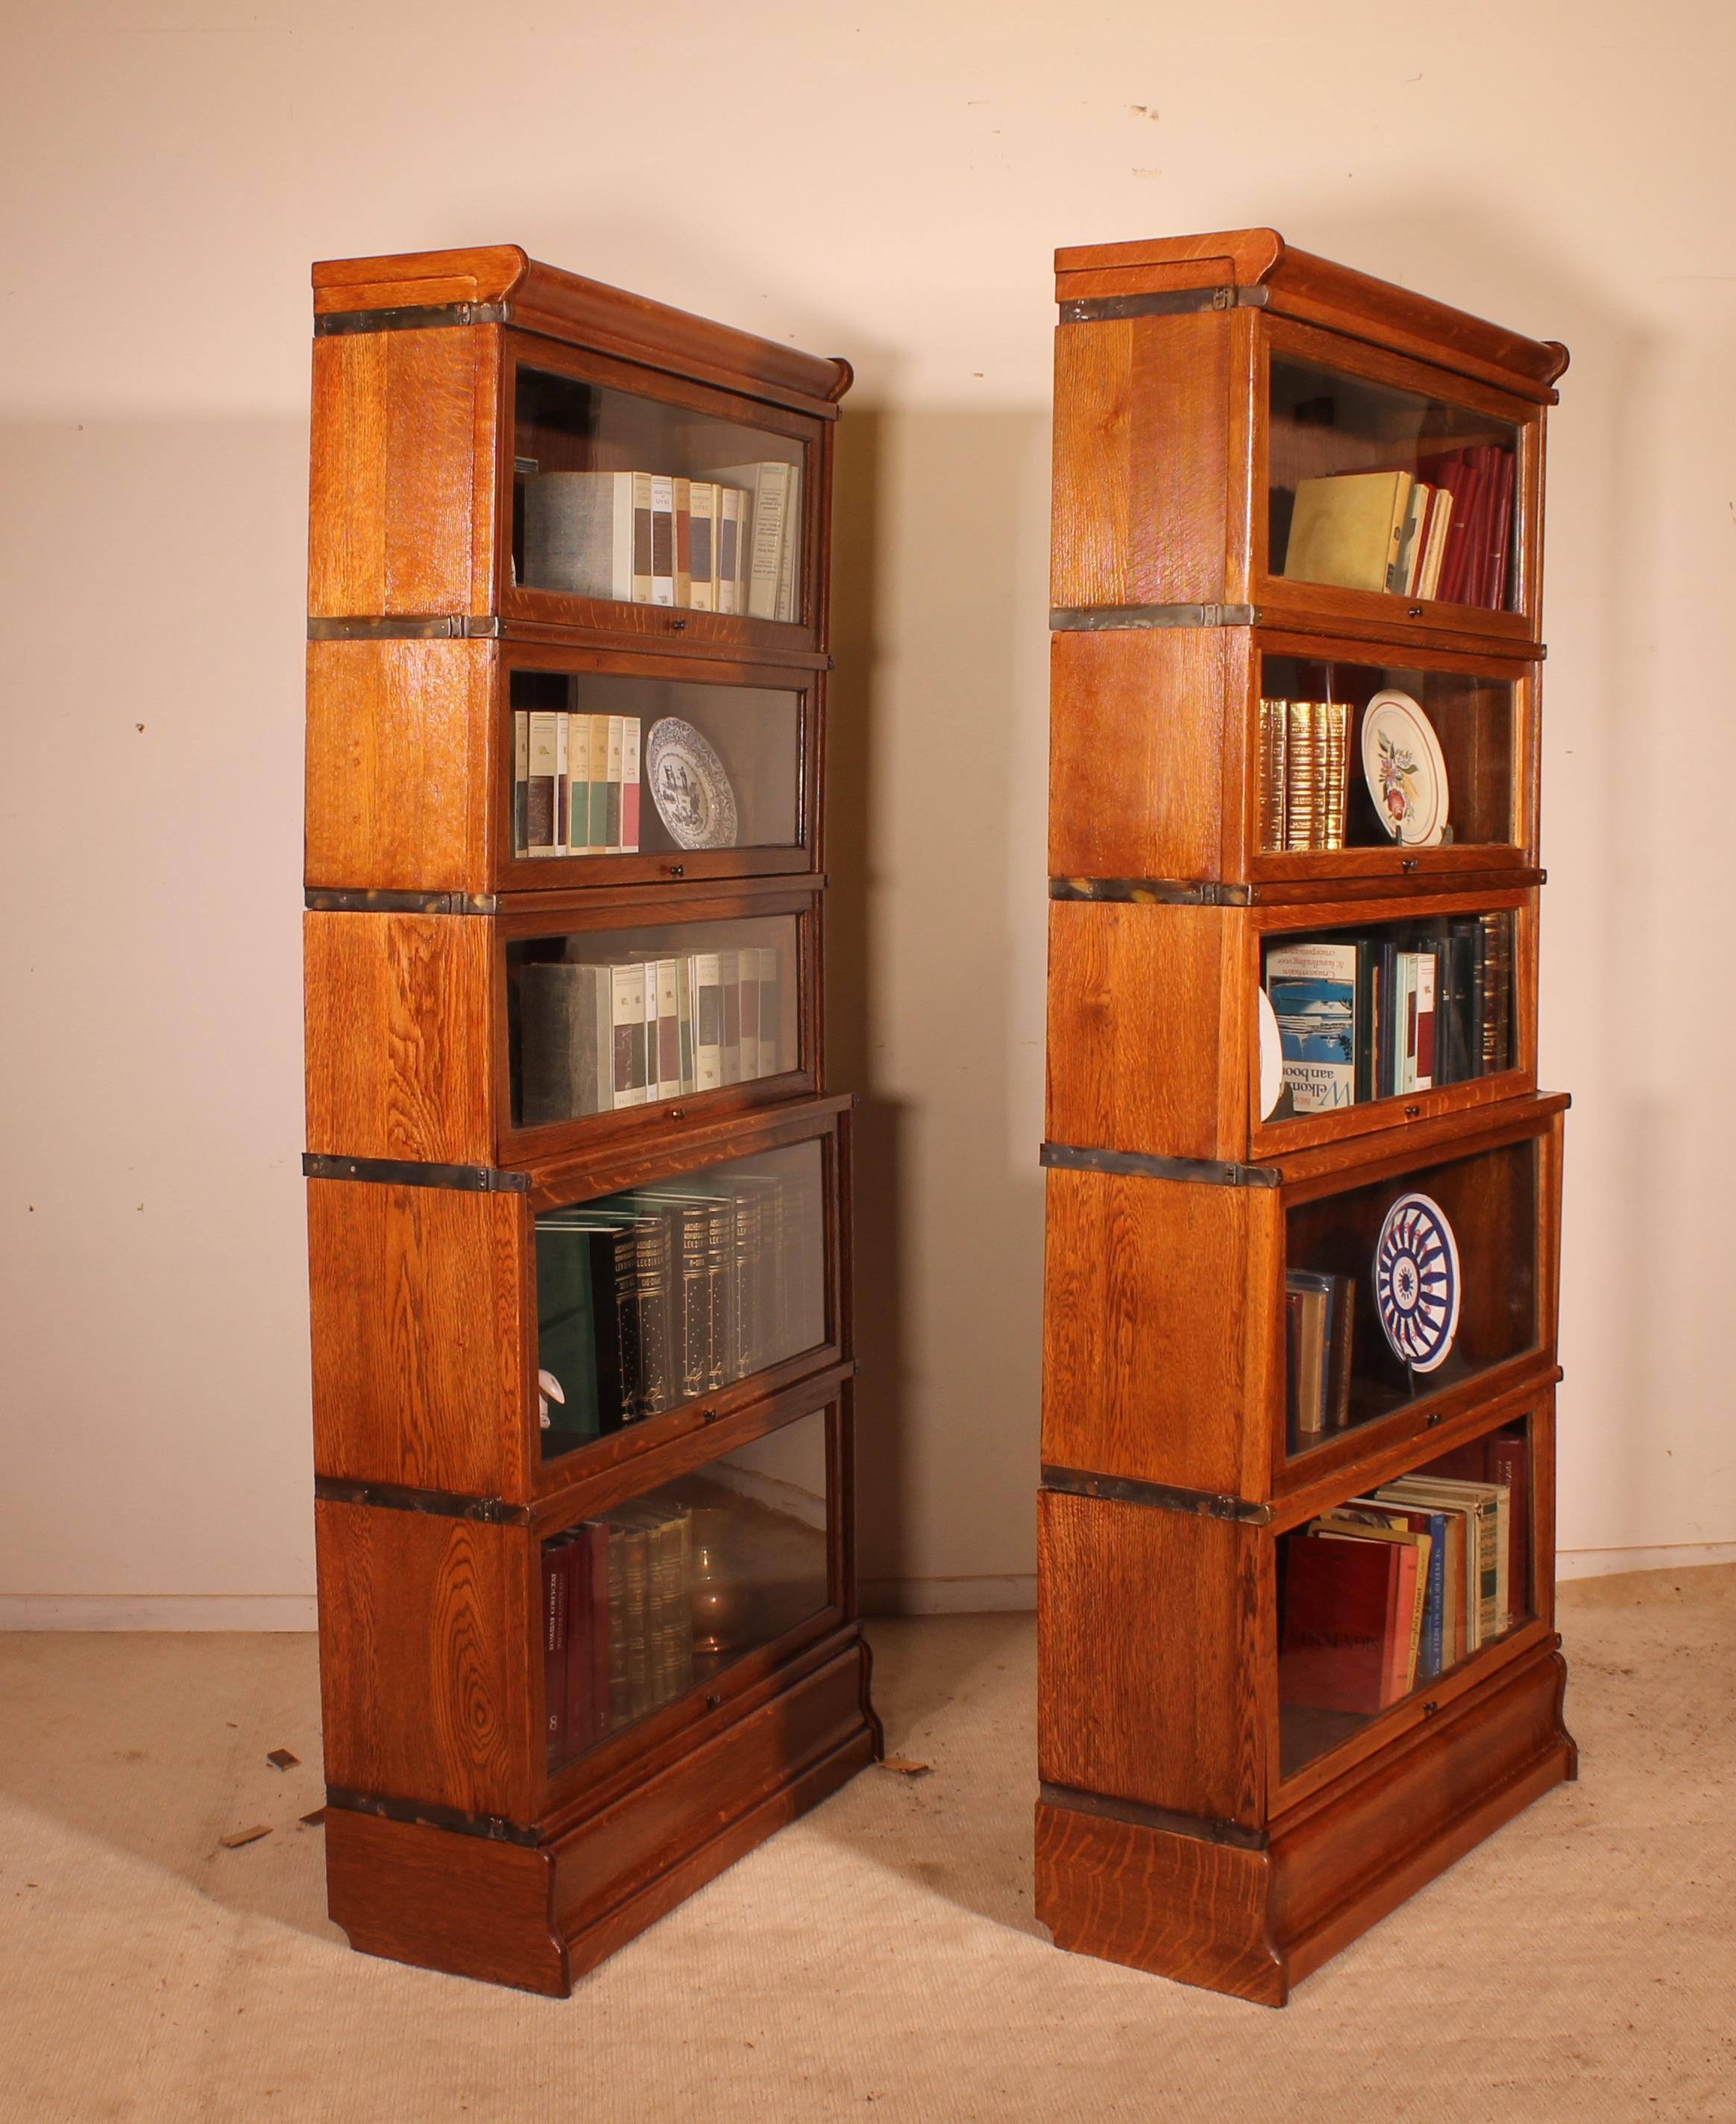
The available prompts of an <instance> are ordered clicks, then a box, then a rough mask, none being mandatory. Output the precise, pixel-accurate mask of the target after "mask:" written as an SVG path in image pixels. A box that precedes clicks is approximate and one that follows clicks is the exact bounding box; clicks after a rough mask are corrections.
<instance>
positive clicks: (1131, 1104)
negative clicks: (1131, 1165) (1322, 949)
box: [1046, 900, 1255, 1160]
mask: <svg viewBox="0 0 1736 2124" xmlns="http://www.w3.org/2000/svg"><path fill="white" fill-rule="evenodd" d="M1252 952H1253V945H1252V941H1251V938H1250V933H1249V920H1248V915H1247V912H1246V909H1241V908H1221V907H1173V906H1162V905H1134V904H1131V903H1129V902H1127V901H1117V900H1053V901H1051V902H1050V905H1049V1100H1048V1110H1047V1124H1046V1132H1047V1135H1048V1137H1049V1141H1050V1142H1051V1143H1064V1144H1077V1145H1078V1146H1080V1147H1081V1148H1085V1149H1100V1150H1132V1151H1142V1152H1146V1153H1147V1154H1151V1155H1152V1156H1154V1157H1158V1158H1215V1159H1235V1160H1243V1159H1246V1157H1247V1155H1248V1138H1249V1129H1250V1119H1251V1116H1250V1075H1251V1073H1252V1069H1253V1060H1254V1041H1255V1027H1254V1023H1253V1010H1252V998H1253V994H1254V984H1253V981H1252V980H1251V979H1250V978H1248V977H1247V974H1246V971H1245V969H1246V968H1247V967H1248V966H1249V962H1250V960H1251V956H1252Z"/></svg>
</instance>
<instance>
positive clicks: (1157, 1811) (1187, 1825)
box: [1037, 1782, 1270, 1851]
mask: <svg viewBox="0 0 1736 2124" xmlns="http://www.w3.org/2000/svg"><path fill="white" fill-rule="evenodd" d="M1037 1796H1038V1797H1039V1800H1041V1802H1042V1803H1043V1805H1044V1807H1059V1808H1061V1809H1062V1810H1063V1812H1066V1813H1068V1814H1091V1815H1096V1816H1097V1817H1098V1818H1099V1820H1100V1821H1125V1822H1129V1823H1131V1824H1132V1825H1133V1827H1134V1828H1136V1829H1161V1830H1166V1831H1167V1833H1168V1834H1169V1835H1172V1836H1192V1837H1194V1838H1196V1839H1198V1840H1199V1842H1201V1843H1202V1844H1236V1845H1237V1846H1238V1847H1239V1848H1240V1849H1242V1850H1244V1851H1264V1849H1266V1847H1267V1844H1269V1841H1270V1839H1269V1836H1268V1835H1267V1833H1266V1831H1265V1830H1263V1829H1244V1828H1243V1827H1242V1826H1241V1823H1240V1822H1239V1821H1219V1820H1218V1818H1217V1817H1216V1816H1211V1815H1203V1814H1180V1813H1178V1812H1176V1811H1175V1809H1174V1808H1173V1807H1148V1806H1147V1804H1146V1803H1145V1802H1144V1801H1142V1800H1137V1799H1106V1798H1105V1797H1104V1796H1103V1794H1102V1793H1088V1792H1081V1791H1079V1790H1078V1789H1077V1788H1076V1787H1075V1786H1072V1785H1052V1784H1049V1783H1047V1782H1045V1783H1043V1784H1041V1785H1040V1786H1039V1788H1038V1793H1037Z"/></svg>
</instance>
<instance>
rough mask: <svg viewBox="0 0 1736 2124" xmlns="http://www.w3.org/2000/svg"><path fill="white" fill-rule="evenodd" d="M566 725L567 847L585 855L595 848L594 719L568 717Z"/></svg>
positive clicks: (571, 851)
mask: <svg viewBox="0 0 1736 2124" xmlns="http://www.w3.org/2000/svg"><path fill="white" fill-rule="evenodd" d="M565 721H566V846H567V849H568V852H569V853H570V854H574V855H582V854H584V853H585V852H586V851H587V850H588V849H589V847H590V844H591V719H590V717H589V716H568V717H566V718H565Z"/></svg>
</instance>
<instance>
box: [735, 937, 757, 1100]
mask: <svg viewBox="0 0 1736 2124" xmlns="http://www.w3.org/2000/svg"><path fill="white" fill-rule="evenodd" d="M735 966H736V986H737V990H738V993H739V997H740V1001H739V1003H738V1005H737V1015H738V1017H739V1021H740V1022H739V1027H738V1031H737V1037H738V1039H739V1044H740V1049H741V1074H740V1081H741V1082H742V1083H748V1081H750V1080H751V1079H752V1078H755V1077H757V1076H758V1074H759V952H758V948H757V947H748V949H746V950H744V951H739V952H737V953H736V955H735Z"/></svg>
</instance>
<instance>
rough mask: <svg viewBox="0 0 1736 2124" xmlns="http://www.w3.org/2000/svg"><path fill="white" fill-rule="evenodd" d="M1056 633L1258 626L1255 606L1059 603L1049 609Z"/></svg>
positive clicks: (1106, 632) (1109, 632)
mask: <svg viewBox="0 0 1736 2124" xmlns="http://www.w3.org/2000/svg"><path fill="white" fill-rule="evenodd" d="M1259 624H1260V607H1259V606H1258V605H1257V604H1058V605H1053V606H1051V607H1050V609H1049V627H1050V630H1051V632H1053V633H1056V634H1114V633H1116V632H1119V631H1120V630H1122V629H1124V628H1128V627H1133V628H1139V627H1258V626H1259Z"/></svg>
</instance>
